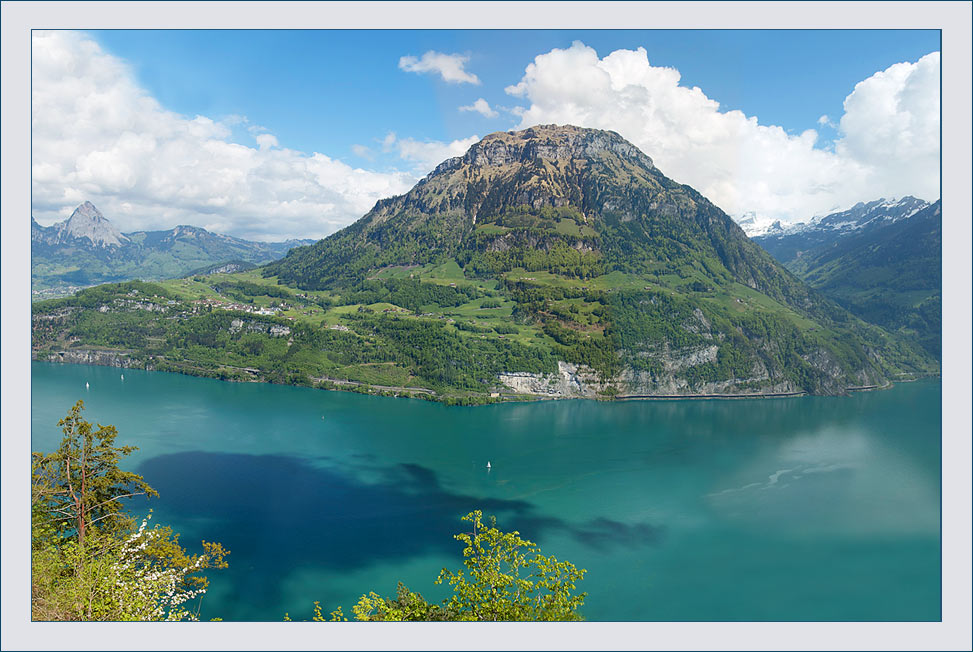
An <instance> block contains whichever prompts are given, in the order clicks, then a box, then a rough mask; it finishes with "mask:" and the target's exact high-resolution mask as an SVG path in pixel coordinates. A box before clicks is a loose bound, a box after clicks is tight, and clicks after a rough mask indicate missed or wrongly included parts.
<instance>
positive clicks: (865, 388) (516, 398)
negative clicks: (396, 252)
mask: <svg viewBox="0 0 973 652" xmlns="http://www.w3.org/2000/svg"><path fill="white" fill-rule="evenodd" d="M63 353H66V352H64V351H54V352H50V353H49V357H48V358H47V359H40V358H39V357H38V355H37V354H38V351H34V350H31V361H32V362H49V363H52V364H90V365H92V366H97V367H118V368H123V369H139V370H141V371H167V372H169V373H178V374H181V375H184V376H193V377H196V378H210V379H211V380H220V381H223V382H231V383H237V382H250V383H268V384H271V385H286V386H289V387H309V388H310V389H319V390H324V391H343V392H351V393H359V394H366V395H373V396H386V397H392V398H416V399H419V400H425V401H433V402H437V403H443V404H445V405H451V404H458V405H496V404H498V403H524V402H534V401H564V400H575V399H582V400H591V401H606V402H610V401H620V402H622V401H684V400H746V399H780V398H797V397H801V396H816V395H815V394H810V393H809V392H806V391H798V392H767V393H753V394H619V395H615V396H611V397H609V396H604V397H589V396H551V395H543V394H517V393H509V392H500V396H498V397H491V396H490V395H489V394H486V395H480V394H471V395H469V396H466V397H464V396H462V395H448V394H443V393H440V392H438V391H436V390H433V389H428V388H422V387H392V386H384V385H371V384H369V383H364V382H361V381H353V380H341V379H336V378H327V377H315V378H312V379H311V380H312V384H310V385H299V384H293V383H273V382H270V381H267V380H262V379H257V378H251V379H250V380H243V379H234V378H220V377H219V376H218V375H216V374H217V373H218V370H213V371H212V374H213V375H210V372H209V370H206V369H202V368H199V367H189V366H188V365H187V366H184V367H183V369H186V371H176V370H172V369H161V370H160V369H157V368H153V367H152V365H150V364H147V363H142V364H137V363H136V364H132V363H135V362H136V361H135V360H133V359H132V358H129V357H128V354H129V352H128V351H119V350H107V349H100V350H99V349H91V350H88V349H85V350H83V351H80V350H79V351H77V353H86V354H91V353H100V354H107V355H105V357H106V358H109V357H110V358H113V360H112V361H111V362H109V361H107V360H105V359H104V358H101V356H97V357H96V360H90V359H89V360H83V361H82V360H78V361H74V360H64V357H63ZM123 358H124V359H125V362H126V363H128V364H122V363H121V359H123ZM113 362H114V363H113ZM170 364H171V363H170ZM173 366H175V365H173ZM187 367H188V368H187ZM233 368H235V369H239V368H237V367H233ZM189 370H198V371H200V372H202V373H189ZM247 371H251V370H250V369H247ZM910 375H911V376H912V378H909V379H900V380H896V381H891V380H889V381H888V382H887V383H886V384H884V385H859V386H852V387H846V388H845V392H846V394H845V395H846V396H847V395H850V394H853V393H856V392H869V391H876V390H883V389H889V388H891V387H893V386H894V385H895V384H896V383H897V382H914V381H916V380H918V379H919V378H923V377H941V374H918V375H917V374H910ZM313 381H318V382H319V383H320V384H317V383H314V382H313ZM362 390H364V391H362ZM403 394H404V396H403ZM839 396H840V395H839ZM457 401H458V403H454V402H457Z"/></svg>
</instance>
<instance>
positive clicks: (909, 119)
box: [835, 52, 940, 199]
mask: <svg viewBox="0 0 973 652" xmlns="http://www.w3.org/2000/svg"><path fill="white" fill-rule="evenodd" d="M939 84H940V56H939V53H938V52H932V53H930V54H927V55H926V56H924V57H922V58H921V59H919V61H917V62H916V63H908V62H906V63H897V64H895V65H893V66H890V67H889V68H887V69H886V70H883V71H881V72H877V73H875V74H874V75H872V76H871V77H869V78H868V79H866V80H864V81H862V82H859V83H858V84H856V85H855V90H854V91H852V93H851V94H850V95H849V96H848V97H846V98H845V103H844V109H845V113H844V115H842V116H841V121H840V122H839V130H840V133H841V139H840V140H839V141H837V142H836V143H835V151H836V152H837V153H838V154H839V155H841V156H845V157H848V158H852V159H854V160H856V161H860V162H862V163H864V164H866V165H868V166H870V167H871V168H873V169H875V170H878V171H880V172H881V177H880V178H879V179H876V183H880V184H881V185H882V186H883V187H885V188H887V189H889V190H888V191H887V193H891V194H896V195H903V194H914V195H917V196H919V197H923V198H924V199H936V198H938V197H939V156H940V134H939V112H940V111H939V110H940V94H939V93H940V91H939ZM900 189H905V190H904V191H903V190H900Z"/></svg>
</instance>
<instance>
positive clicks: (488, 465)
mask: <svg viewBox="0 0 973 652" xmlns="http://www.w3.org/2000/svg"><path fill="white" fill-rule="evenodd" d="M487 468H488V469H489V468H490V461H489V460H487Z"/></svg>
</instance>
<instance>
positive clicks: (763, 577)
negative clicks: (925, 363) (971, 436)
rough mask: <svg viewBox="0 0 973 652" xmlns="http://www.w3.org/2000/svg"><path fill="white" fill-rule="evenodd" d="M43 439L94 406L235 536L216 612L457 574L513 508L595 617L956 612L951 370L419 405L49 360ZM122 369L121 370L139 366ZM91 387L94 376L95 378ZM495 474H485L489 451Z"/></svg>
mask: <svg viewBox="0 0 973 652" xmlns="http://www.w3.org/2000/svg"><path fill="white" fill-rule="evenodd" d="M31 372H32V373H31V387H32V393H31V416H32V429H31V440H32V441H31V444H32V448H33V450H44V451H49V450H51V449H52V448H53V447H54V446H55V445H56V443H57V442H58V441H59V440H60V437H61V433H60V429H59V428H58V427H57V421H58V419H60V418H61V417H63V416H64V415H65V414H66V413H67V412H68V410H69V408H70V407H71V405H73V404H74V402H75V401H77V400H78V399H84V401H85V405H86V410H85V418H86V419H87V420H89V421H91V422H100V423H103V424H113V425H115V426H116V427H117V428H118V431H119V433H120V434H119V437H118V440H117V442H116V443H117V444H119V445H122V444H133V445H136V446H138V447H139V451H137V452H136V453H134V454H133V455H131V456H130V457H129V458H128V459H127V461H126V463H125V464H124V466H125V468H128V469H131V470H135V471H138V472H139V473H141V474H143V475H144V476H145V478H146V480H147V481H148V482H149V484H151V485H152V486H154V487H155V488H156V489H158V491H159V492H160V494H161V497H160V498H159V499H153V500H151V501H148V502H147V503H146V502H139V503H137V504H133V505H132V508H133V510H134V512H135V513H136V514H141V513H143V512H147V510H148V509H149V508H151V509H153V510H154V512H153V522H159V523H164V524H168V525H172V526H173V528H174V529H175V530H176V531H178V532H181V533H182V542H183V544H184V545H187V546H188V547H190V548H191V549H194V547H195V546H198V542H199V540H200V539H206V540H208V541H212V540H216V541H220V542H222V543H224V544H225V546H226V547H227V548H228V549H230V550H231V551H232V554H231V555H230V557H229V562H230V568H229V569H228V570H226V571H222V572H213V573H211V574H210V579H211V587H210V591H209V593H208V594H207V595H206V596H205V598H204V600H203V603H202V617H203V618H204V619H208V618H212V617H222V618H223V619H224V620H259V621H279V620H281V619H282V618H283V616H284V613H285V612H289V613H290V616H291V617H292V618H294V619H298V620H299V619H309V618H310V616H311V610H312V602H313V601H314V600H320V601H321V603H322V606H323V607H324V608H325V611H330V610H331V609H333V608H334V607H336V606H338V605H342V606H343V607H344V611H345V613H346V614H348V615H350V613H351V606H352V605H353V604H354V603H355V602H356V601H357V599H358V597H359V596H360V595H362V594H363V593H366V592H368V591H376V592H377V593H380V594H382V595H394V593H395V588H396V583H397V581H399V580H401V581H403V582H404V583H405V584H406V585H408V586H409V587H410V588H411V589H413V590H415V591H418V592H420V593H422V594H423V595H424V596H425V597H426V598H427V599H432V600H439V599H441V598H442V597H443V596H444V595H445V592H444V589H443V587H439V586H435V585H434V584H433V582H434V580H435V578H436V576H437V575H438V573H439V571H440V569H441V568H443V567H444V566H448V567H450V568H453V569H455V568H459V567H460V565H461V563H462V555H461V551H462V544H460V543H459V542H457V541H455V540H453V538H452V535H453V534H454V533H456V532H459V531H461V530H462V529H463V528H462V525H463V524H462V523H461V522H460V520H459V519H460V517H461V516H462V515H465V514H466V513H467V512H469V511H472V510H473V509H482V510H483V511H484V512H485V513H487V514H495V515H496V516H497V518H498V526H499V527H500V528H501V529H504V530H514V529H516V530H519V531H520V532H521V534H522V536H524V537H525V538H528V539H531V540H533V541H535V542H536V543H538V544H539V545H540V546H541V548H542V552H543V553H545V554H553V555H555V556H557V557H558V558H559V559H567V560H570V561H572V562H573V563H575V564H576V565H577V566H578V567H580V568H585V569H587V571H588V574H587V577H586V579H585V580H584V581H583V582H581V583H580V585H579V589H581V590H584V591H587V592H588V598H587V600H586V603H585V606H584V608H583V614H584V616H585V617H586V618H587V619H588V620H596V621H654V620H655V621H692V620H701V621H726V620H747V621H767V620H771V621H777V620H786V621H793V620H797V621H817V620H825V621H831V620H853V621H858V620H865V621H875V620H880V621H886V620H910V621H928V620H939V619H940V613H941V604H940V495H941V489H940V486H941V484H940V477H941V473H940V451H941V435H942V426H941V423H942V421H941V385H940V382H939V381H938V380H928V381H920V382H915V383H903V384H899V385H896V386H895V387H893V388H892V389H889V390H885V391H877V392H863V393H859V394H855V395H852V396H848V397H804V398H790V399H763V400H761V399H755V400H732V401H717V400H705V401H692V400H680V401H632V402H615V403H602V402H595V401H547V402H537V403H521V404H502V405H493V406H484V407H473V408H461V407H444V406H442V405H439V404H435V403H428V402H425V401H419V400H409V399H392V398H378V397H370V396H362V395H358V394H350V393H343V392H327V391H320V390H313V389H306V388H295V387H285V386H278V385H265V384H238V383H225V382H220V381H216V380H209V379H201V378H193V377H188V376H181V375H177V374H168V373H160V372H145V371H136V370H119V369H114V368H109V367H89V366H80V365H57V364H51V363H40V362H35V363H32V366H31ZM121 373H124V380H122V379H121V377H120V375H121ZM86 382H87V383H88V384H89V388H88V389H86V388H85V383H86ZM488 461H489V462H490V463H491V469H490V470H487V468H486V464H487V462H488Z"/></svg>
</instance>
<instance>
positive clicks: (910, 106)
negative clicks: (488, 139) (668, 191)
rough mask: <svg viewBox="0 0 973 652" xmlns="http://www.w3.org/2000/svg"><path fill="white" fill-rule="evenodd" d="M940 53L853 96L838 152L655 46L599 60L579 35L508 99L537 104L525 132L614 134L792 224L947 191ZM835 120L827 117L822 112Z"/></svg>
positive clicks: (677, 174)
mask: <svg viewBox="0 0 973 652" xmlns="http://www.w3.org/2000/svg"><path fill="white" fill-rule="evenodd" d="M938 84H939V54H938V53H932V54H930V55H927V56H926V57H923V58H922V59H921V60H920V61H919V62H917V63H914V64H913V63H902V64H896V65H894V66H892V67H890V68H889V69H888V70H885V71H882V72H878V73H876V74H875V75H873V76H872V77H870V78H869V79H867V80H865V81H863V82H861V83H859V84H858V85H857V86H856V87H855V89H854V91H853V92H852V93H851V94H850V95H849V96H848V98H847V99H846V100H845V106H844V111H845V113H844V115H843V116H842V117H841V119H840V122H839V125H838V127H839V134H838V138H837V139H836V140H835V147H834V150H833V151H831V150H825V149H822V148H820V147H818V146H816V145H817V139H818V134H817V132H816V131H815V130H814V129H808V130H806V131H804V132H802V133H800V134H791V133H788V132H786V131H785V130H784V129H782V128H780V127H777V126H773V125H762V124H760V123H759V122H758V120H757V118H756V117H755V116H747V115H745V114H744V113H742V112H741V111H721V110H720V105H719V102H716V101H715V100H713V99H710V98H709V97H707V96H706V95H705V93H703V91H702V90H700V89H699V88H697V87H692V88H689V87H686V86H682V85H680V74H679V71H678V70H675V69H673V68H665V67H659V66H652V65H651V64H650V63H649V60H648V56H647V54H646V51H645V49H643V48H639V49H637V50H616V51H614V52H612V53H610V54H608V55H607V56H605V57H603V58H599V56H598V54H597V53H596V52H595V50H594V49H592V48H590V47H588V46H586V45H584V44H583V43H581V42H575V43H574V44H573V45H572V46H571V47H570V48H568V49H563V50H562V49H554V50H551V51H550V52H548V53H545V54H541V55H539V56H537V57H536V58H535V59H534V61H533V63H531V64H529V65H528V66H527V68H526V71H525V72H524V75H523V77H522V78H521V80H520V81H519V82H518V83H517V84H514V85H512V86H509V87H507V89H506V91H507V93H508V94H510V95H512V96H515V97H521V98H524V99H526V100H527V102H528V105H527V106H526V107H520V109H519V110H518V111H516V113H517V114H518V115H519V116H520V118H521V123H520V127H521V128H524V127H528V126H531V125H536V124H546V123H557V124H576V125H580V126H586V127H596V128H600V129H610V130H613V131H616V132H618V133H619V134H621V135H622V136H623V137H625V138H627V139H628V140H630V141H631V142H633V143H634V144H635V145H637V146H638V147H640V148H641V149H642V150H643V151H645V153H647V154H648V155H649V156H650V157H652V159H653V160H654V161H655V163H656V165H657V166H658V167H659V169H660V170H662V172H663V173H665V174H666V175H667V176H669V177H671V178H673V179H675V180H677V181H680V182H682V183H687V184H689V185H692V186H694V187H695V188H696V189H698V190H699V191H700V192H702V193H703V194H704V195H706V196H707V197H709V198H710V199H712V200H713V201H714V202H715V203H716V204H717V205H719V206H720V207H722V208H723V209H724V210H726V211H727V212H728V213H730V214H731V215H733V216H737V217H739V216H742V215H743V214H745V213H751V212H752V213H754V214H755V215H756V216H757V218H758V219H760V218H773V219H780V220H782V221H784V222H793V221H800V220H803V219H806V218H808V217H810V216H812V215H814V214H818V213H822V212H826V211H829V210H833V209H835V208H838V207H844V206H848V205H851V204H853V203H855V202H858V201H862V200H870V199H875V198H878V197H881V196H902V195H907V194H913V195H916V196H918V197H922V198H924V199H927V200H934V199H936V198H938V196H939V190H938V189H939V160H938V159H939V134H938V130H939V90H938ZM822 117H825V118H826V116H822Z"/></svg>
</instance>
